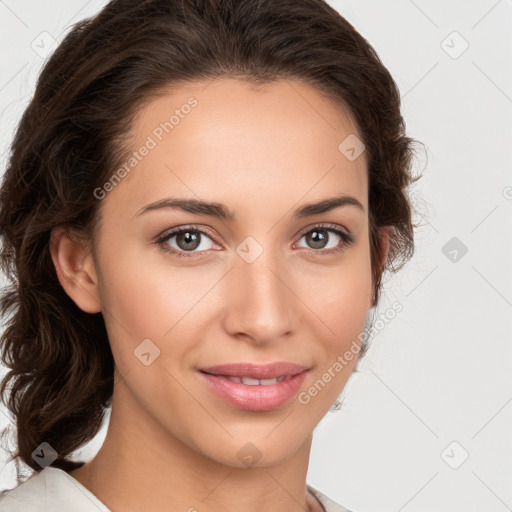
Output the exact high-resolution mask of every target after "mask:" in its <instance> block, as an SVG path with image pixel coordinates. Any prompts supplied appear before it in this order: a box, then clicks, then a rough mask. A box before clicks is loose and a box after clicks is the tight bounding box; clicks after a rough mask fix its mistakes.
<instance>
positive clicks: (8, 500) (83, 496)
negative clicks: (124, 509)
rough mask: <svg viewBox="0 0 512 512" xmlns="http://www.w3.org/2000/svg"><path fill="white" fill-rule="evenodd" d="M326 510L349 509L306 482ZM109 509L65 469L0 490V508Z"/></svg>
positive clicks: (35, 511)
mask: <svg viewBox="0 0 512 512" xmlns="http://www.w3.org/2000/svg"><path fill="white" fill-rule="evenodd" d="M307 488H308V489H309V491H311V493H312V494H314V495H315V496H316V497H317V499H318V500H319V501H320V503H321V504H322V505H323V507H324V508H325V512H350V510H348V509H346V508H345V507H342V506H341V505H338V504H337V503H335V502H334V501H332V500H330V499H329V498H328V497H327V496H325V495H324V494H322V493H321V492H320V491H317V490H316V489H314V488H312V487H311V486H310V485H308V486H307ZM70 511H73V512H111V511H110V510H109V509H108V508H107V507H106V506H105V505H104V504H103V503H102V502H101V501H100V500H99V499H98V498H97V497H96V496H95V495H94V494H92V492H91V491H89V489H87V488H86V487H84V486H83V485H82V484H81V483H80V482H79V481H78V480H76V479H75V478H73V477H72V476H71V475H69V474H68V473H66V472H65V471H64V470H62V469H59V468H54V467H52V466H47V467H46V468H44V469H43V470H42V471H40V472H39V473H35V474H34V475H32V476H31V477H30V478H28V479H27V480H26V481H25V482H23V483H21V484H20V485H18V486H17V487H15V488H13V489H10V490H7V491H3V492H1V493H0V512H70Z"/></svg>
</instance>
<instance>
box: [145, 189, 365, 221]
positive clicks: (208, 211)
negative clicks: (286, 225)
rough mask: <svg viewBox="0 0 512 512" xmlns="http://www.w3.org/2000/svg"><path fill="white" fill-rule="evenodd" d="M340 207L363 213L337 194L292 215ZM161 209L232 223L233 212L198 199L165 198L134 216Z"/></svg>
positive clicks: (351, 200) (350, 199)
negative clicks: (170, 209)
mask: <svg viewBox="0 0 512 512" xmlns="http://www.w3.org/2000/svg"><path fill="white" fill-rule="evenodd" d="M342 206H354V207H356V208H357V209H359V210H360V211H362V212H364V211H365V208H364V206H363V205H362V204H361V203H360V202H359V201H358V200H357V199H356V198H355V197H352V196H349V195H346V194H339V195H337V196H335V197H331V198H328V199H323V200H322V201H319V202H316V203H310V204H305V205H303V206H301V207H300V208H297V209H296V210H295V212H294V214H293V216H294V217H295V218H298V219H301V218H304V217H310V216H313V215H318V214H320V213H325V212H328V211H331V210H334V209H336V208H340V207H342ZM162 208H177V209H179V210H182V211H184V212H188V213H195V214H198V215H208V216H210V217H216V218H218V219H221V220H226V221H233V220H234V218H235V212H233V211H232V210H230V209H229V208H228V207H227V206H226V205H225V204H222V203H216V202H208V201H200V200H198V199H185V198H173V197H169V198H165V199H161V200H159V201H156V202H154V203H150V204H148V205H146V206H144V207H143V208H141V209H140V210H139V211H138V212H137V213H136V215H135V216H140V215H143V214H145V213H148V212H150V211H154V210H160V209H162Z"/></svg>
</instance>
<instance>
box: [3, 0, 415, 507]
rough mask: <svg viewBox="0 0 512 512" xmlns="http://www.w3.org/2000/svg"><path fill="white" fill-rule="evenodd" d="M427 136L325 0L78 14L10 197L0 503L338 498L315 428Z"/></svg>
mask: <svg viewBox="0 0 512 512" xmlns="http://www.w3.org/2000/svg"><path fill="white" fill-rule="evenodd" d="M414 142H415V141H414V140H413V139H411V138H409V137H407V136H406V135H405V125H404V121H403V118H402V116H401V113H400V95H399V91H398V89H397V86H396V84H395V82H394V81H393V79H392V77H391V76H390V74H389V72H388V71H387V70H386V68H385V67H384V66H383V64H382V63H381V61H380V60H379V58H378V56H377V55H376V53H375V51H374V50H373V48H372V47H371V46H370V45H369V43H368V42H367V41H366V40H365V39H364V38H363V37H362V36H361V35H360V34H359V33H358V32H357V31H356V30H355V29H354V28H353V27H352V26H351V25H350V24H349V23H348V22H347V21H346V20H345V19H344V18H343V17H341V16H340V15H339V14H338V13H337V12H336V11H335V10H334V9H333V8H331V7H330V6H329V5H328V4H326V3H325V2H324V1H322V0H300V1H297V0H282V1H275V0H265V1H262V0H259V1H256V0H254V1H253V0H250V1H247V0H246V1H244V2H240V1H238V0H152V1H146V2H140V1H139V0H137V1H135V0H114V1H112V2H110V3H109V4H108V5H107V6H106V7H105V8H104V9H103V10H102V11H101V12H100V13H99V14H98V15H97V16H95V17H94V18H91V19H87V20H84V21H82V22H79V23H78V24H77V25H76V26H74V27H73V29H72V30H71V32H70V33H69V34H68V35H67V37H66V38H65V39H64V41H63V42H62V43H61V44H60V46H59V47H58V48H57V50H56V51H55V53H54V54H53V55H52V57H51V59H50V60H49V61H48V63H47V64H46V65H45V67H44V69H43V71H42V73H41V75H40V78H39V81H38V84H37V87H36V91H35V94H34V97H33V99H32V101H31V103H30V104H29V106H28V108H27V109H26V111H25V113H24V115H23V118H22V120H21V122H20V125H19V127H18V129H17V132H16V134H15V138H14V142H13V145H12V154H11V155H10V160H9V163H8V167H7V170H6V173H5V176H4V180H3V184H2V188H1V192H0V193H1V199H2V203H1V209H0V227H1V233H2V239H3V249H2V254H1V258H2V259H1V262H2V268H3V270H4V272H5V273H6V275H7V276H8V277H9V278H10V279H11V281H12V285H11V286H10V287H9V288H7V289H6V290H5V292H4V294H3V297H2V312H3V315H4V316H6V317H7V314H11V316H10V318H9V319H8V321H7V323H6V326H7V327H6V330H5V332H4V334H3V337H2V339H1V343H2V353H3V362H4V364H5V366H7V367H8V368H9V370H10V371H9V372H8V374H7V375H6V377H5V379H4V381H3V383H2V384H3V385H2V388H1V392H2V395H5V394H6V392H7V389H8V386H9V387H10V392H9V393H10V394H9V396H8V399H7V400H6V404H7V406H8V407H9V409H10V411H11V412H12V414H13V415H14V417H15V418H16V425H17V450H16V453H15V454H14V455H13V458H14V459H15V460H17V461H21V462H22V463H24V464H26V465H28V466H29V467H30V468H31V470H33V473H34V474H33V475H31V477H30V478H29V479H28V480H27V481H25V482H23V483H21V484H20V485H18V487H17V488H16V489H14V490H11V491H10V492H8V493H4V495H3V497H2V499H0V510H4V511H6V512H7V511H18V510H24V511H27V510H36V509H37V510H84V511H86V510H91V511H92V510H98V509H99V510H105V511H107V510H123V511H124V512H129V511H132V510H133V511H135V510H142V509H143V510H147V511H153V510H154V511H162V510H189V511H193V510H198V511H200V512H202V511H217V510H242V509H243V510H245V511H248V512H251V511H256V510H266V511H283V510H287V511H300V510H308V511H320V510H326V511H329V512H331V511H346V510H347V509H346V508H344V507H342V506H340V505H338V504H336V503H334V502H333V501H332V500H330V499H329V498H327V497H326V496H325V495H323V494H322V493H320V492H319V491H318V490H316V489H314V488H313V487H311V486H309V485H307V484H306V475H307V468H308V462H309V455H310V448H311V441H312V433H313V430H314V428H315V427H316V425H317V424H318V423H319V422H320V420H321V419H322V417H323V416H324V415H325V414H326V413H327V411H328V410H329V408H330V407H331V406H332V405H333V403H336V399H337V397H338V396H339V394H340V393H341V392H342V390H343V388H344V386H345V384H346V382H347V380H348V378H349V377H350V375H351V373H352V372H353V371H354V369H355V367H356V364H357V361H358V360H360V358H361V357H362V356H363V354H364V353H365V351H366V350H367V348H368V344H367V338H366V337H365V332H366V330H365V327H367V325H365V324H367V320H368V313H369V311H370V310H372V309H373V308H374V307H375V306H376V305H377V304H378V300H379V294H380V288H381V277H382V274H383V272H384V271H385V270H386V269H389V270H393V271H396V270H398V269H399V268H400V267H401V266H402V265H403V264H404V263H405V262H406V261H407V260H408V259H409V258H410V257H411V256H412V253H413V245H414V244H413V228H414V225H413V224H412V221H411V217H412V205H411V203H410V200H409V198H408V195H407V190H406V189H407V187H408V186H409V185H410V184H411V183H412V182H413V181H414V180H415V179H417V178H413V177H412V176H411V173H410V170H411V160H412V155H413V144H414ZM350 354H352V356H350ZM109 407H112V409H111V416H110V421H109V425H108V431H107V436H106V439H105V442H104V443H103V445H102V447H101V449H100V450H99V452H98V454H97V455H96V456H95V457H94V458H93V459H92V460H90V461H87V462H86V461H77V460H74V459H73V458H72V457H71V456H70V455H71V454H72V453H73V452H74V451H75V450H77V449H78V448H80V447H81V446H83V445H84V444H85V443H86V442H87V441H88V440H90V439H91V438H92V437H94V435H95V434H96V433H97V432H98V430H99V429H100V427H101V423H102V420H103V418H104V414H105V412H106V411H107V410H108V408H109ZM18 483H19V480H18ZM55 507H57V508H55Z"/></svg>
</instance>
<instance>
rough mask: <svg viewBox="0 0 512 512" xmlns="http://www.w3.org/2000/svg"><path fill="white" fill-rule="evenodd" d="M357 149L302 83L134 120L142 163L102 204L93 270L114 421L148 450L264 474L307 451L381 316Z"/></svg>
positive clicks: (223, 83) (344, 121)
mask: <svg viewBox="0 0 512 512" xmlns="http://www.w3.org/2000/svg"><path fill="white" fill-rule="evenodd" d="M173 115H174V117H172V116H173ZM166 123H167V124H166ZM356 133H357V131H356V128H355V127H354V125H353V124H351V122H350V121H349V119H348V118H347V117H345V115H344V114H343V113H342V112H340V111H339V110H335V109H334V108H333V106H332V104H331V103H329V102H328V101H327V100H326V99H324V98H323V97H322V96H320V95H319V94H318V93H317V92H316V90H315V89H313V88H311V87H310V86H308V85H305V84H302V83H300V82H297V81H279V82H275V83H272V84H270V85H268V86H266V87H264V88H262V89H260V90H257V89H255V88H254V87H253V86H249V85H248V84H247V83H242V82H239V81H235V80H233V79H222V80H217V81H213V82H201V83H200V82H194V83H191V84H188V85H182V86H180V88H179V89H174V90H173V92H172V93H170V94H168V95H166V96H163V97H161V98H159V99H157V100H155V101H153V102H151V103H149V104H147V105H146V106H145V107H144V108H143V109H142V110H141V111H140V114H139V116H138V117H137V119H136V122H135V124H134V129H133V134H134V140H133V141H132V143H131V148H132V149H133V151H134V152H136V154H135V156H134V158H135V159H136V160H132V161H131V163H130V162H127V166H126V168H125V172H123V171H121V172H119V173H118V174H117V176H118V177H122V179H121V180H120V182H119V180H117V181H115V178H114V179H113V180H112V183H115V185H112V184H111V185H109V184H106V185H105V187H103V188H102V192H98V197H103V195H104V197H103V198H102V199H99V200H100V201H101V208H102V225H101V229H100V231H99V232H98V233H97V240H96V257H95V265H96V267H95V272H96V276H97V279H98V281H97V283H98V294H99V298H100V302H101V306H100V308H101V311H102V313H103V315H104V318H105V322H106V326H107V330H108V335H109V339H110V343H111V346H112V351H113V355H114V359H115V362H116V367H117V371H118V372H119V374H120V375H121V377H122V378H121V377H120V378H118V379H117V378H116V379H117V380H116V384H115V390H114V399H113V411H115V410H116V408H117V412H116V414H118V415H120V417H123V414H124V415H125V417H124V420H125V421H126V422H130V424H131V425H133V424H135V425H136V427H137V429H138V431H139V433H140V436H141V438H145V442H146V443H147V444H148V445H151V443H152V442H156V440H158V444H159V447H160V448H159V450H162V442H164V443H165V440H166V439H167V440H169V441H171V440H172V443H174V444H175V443H176V442H179V443H181V444H184V445H186V446H188V447H189V448H191V449H192V450H194V452H196V453H198V454H201V455H203V456H206V457H207V458H210V459H213V460H215V461H217V462H221V463H225V464H229V465H232V466H243V465H252V464H259V465H263V466H265V465H272V464H276V463H278V462H279V461H284V460H286V459H288V458H289V457H290V456H291V455H292V454H294V453H295V452H296V451H297V450H298V449H299V448H300V447H301V446H303V445H304V444H305V443H307V442H309V439H310V436H311V433H312V431H313V429H314V428H315V426H316V425H317V423H318V422H319V421H320V420H321V418H322V417H323V416H324V415H325V414H326V412H327V411H328V409H329V408H330V406H331V405H332V403H333V402H334V401H335V399H336V398H337V396H338V395H339V394H340V392H341V391H342V389H343V387H344V385H345V383H346V381H347V379H348V378H349V376H350V374H351V372H352V370H353V367H354V365H355V364H356V360H357V349H358V347H359V346H360V345H361V342H360V339H361V338H360V335H361V333H362V332H363V330H364V325H365V320H366V316H367V313H368V310H369V309H370V308H371V307H372V282H371V266H370V249H369V236H368V201H367V196H368V189H367V186H368V183H367V176H366V172H367V171H366V159H365V157H366V155H365V153H364V152H363V153H361V154H360V155H359V156H358V154H359V153H360V151H361V148H362V147H361V146H360V145H358V144H360V143H358V139H356V138H355V136H357V135H356ZM347 137H349V139H347V141H345V139H346V138H347ZM343 141H345V142H344V144H342V146H341V149H340V148H339V146H340V144H341V143H342V142H343ZM144 147H145V148H146V149H143V148H144ZM350 148H353V149H354V151H351V149H350ZM127 169H129V171H127ZM123 176H124V177H123ZM105 191H108V192H105ZM342 196H343V197H350V198H353V199H350V200H349V202H347V203H346V204H344V205H341V206H337V207H333V208H330V209H326V211H324V212H322V211H321V210H322V208H319V207H316V208H310V209H304V206H305V205H309V204H312V203H319V202H322V201H328V200H332V199H335V198H338V199H339V198H340V197H342ZM171 201H176V203H175V206H174V207H171V206H166V203H167V202H169V203H170V202H171ZM178 201H179V202H181V201H182V202H183V203H182V207H180V206H179V202H178ZM203 202H204V203H208V204H209V205H210V206H200V203H203ZM213 203H214V204H213ZM358 205H360V206H358ZM226 212H231V215H227V214H226ZM297 212H302V213H297ZM177 228H180V229H181V228H186V229H185V230H184V232H183V233H181V234H172V233H171V231H172V230H175V229H177ZM334 230H338V231H339V233H340V234H338V233H337V232H336V231H334ZM158 241H159V242H158ZM157 242H158V243H157ZM347 351H348V352H351V353H352V354H354V353H355V354H356V355H354V356H353V357H352V358H351V359H349V358H347V357H345V356H346V353H347ZM342 361H343V362H342ZM274 363H283V364H282V365H279V364H278V365H275V366H272V367H270V368H267V369H265V368H263V369H262V368H258V367H261V366H265V365H274ZM224 365H233V366H232V367H230V368H226V367H224V368H219V366H224ZM251 365H253V366H251ZM214 367H217V368H214ZM302 370H303V371H302ZM222 375H230V376H231V378H228V377H226V376H222ZM326 375H327V376H326ZM283 376H286V378H285V379H284V380H282V377H283ZM237 377H238V378H237ZM242 377H243V378H244V380H243V381H242ZM274 378H278V381H279V382H278V381H277V380H274ZM255 379H257V380H255ZM261 379H263V382H261Z"/></svg>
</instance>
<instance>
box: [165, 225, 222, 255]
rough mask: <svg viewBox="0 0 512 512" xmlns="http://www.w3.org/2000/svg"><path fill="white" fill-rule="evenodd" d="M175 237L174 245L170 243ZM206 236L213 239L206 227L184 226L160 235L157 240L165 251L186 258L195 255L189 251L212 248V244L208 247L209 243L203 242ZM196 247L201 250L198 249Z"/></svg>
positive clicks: (194, 251)
mask: <svg viewBox="0 0 512 512" xmlns="http://www.w3.org/2000/svg"><path fill="white" fill-rule="evenodd" d="M173 238H175V240H174V244H175V245H174V246H173V244H171V243H169V242H170V241H171V240H172V239H173ZM205 238H206V239H209V240H210V242H211V241H212V239H211V238H210V235H209V233H208V232H207V231H205V230H204V229H201V228H198V227H196V226H184V227H180V228H176V229H174V230H172V231H170V232H168V233H166V234H165V235H163V236H162V237H160V238H159V239H158V240H157V241H156V245H158V246H159V247H160V248H161V249H162V250H163V251H165V252H169V253H171V254H173V255H175V256H177V257H179V258H181V257H185V258H186V257H191V256H192V255H193V254H187V253H196V252H204V251H206V250H208V249H211V246H210V247H208V245H209V244H208V243H206V244H205V243H203V242H204V239H205ZM205 245H206V247H205ZM196 249H201V250H199V251H196Z"/></svg>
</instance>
